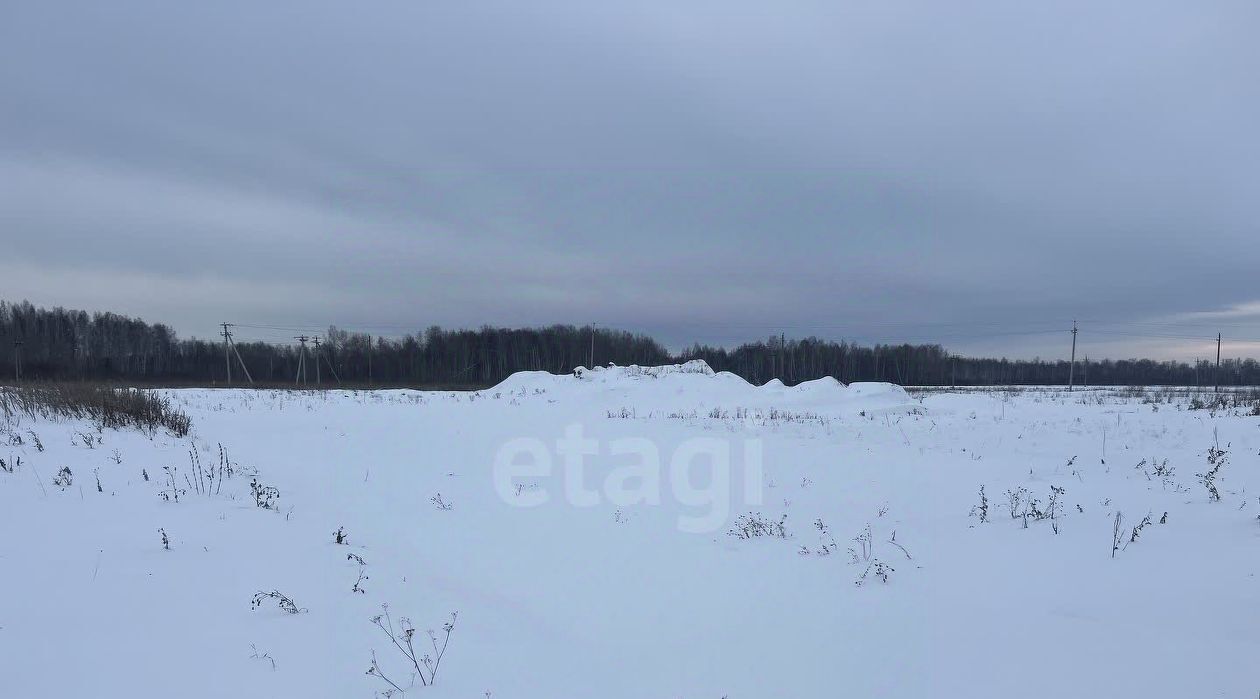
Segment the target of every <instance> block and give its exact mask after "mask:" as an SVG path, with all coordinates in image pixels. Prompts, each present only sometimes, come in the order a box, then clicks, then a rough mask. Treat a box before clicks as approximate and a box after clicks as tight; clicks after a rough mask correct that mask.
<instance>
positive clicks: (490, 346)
mask: <svg viewBox="0 0 1260 699" xmlns="http://www.w3.org/2000/svg"><path fill="white" fill-rule="evenodd" d="M592 338H593V342H594V350H593V351H594V357H595V360H596V362H597V363H599V364H601V365H604V364H608V363H613V364H617V365H628V364H640V365H655V364H666V363H672V362H682V361H686V360H689V359H703V360H704V361H706V362H708V363H709V365H710V366H712V367H713V369H714V370H715V371H730V372H732V373H735V374H738V375H739V376H742V377H743V378H745V379H747V380H748V381H750V382H752V383H755V384H761V383H765V382H766V381H769V380H771V379H776V378H777V379H779V380H781V381H783V382H784V383H786V384H789V385H792V384H796V383H799V382H801V381H807V380H810V379H816V378H820V377H823V376H834V377H836V378H837V379H840V380H841V381H844V382H853V381H890V382H893V383H899V384H904V385H924V386H931V385H936V386H940V385H1021V384H1023V385H1027V384H1065V383H1067V380H1068V370H1069V362H1067V361H1066V360H1054V361H1046V360H1041V359H1028V360H1023V359H1021V360H1008V359H985V358H974V357H958V356H955V355H952V354H950V353H949V352H947V351H946V350H945V349H944V348H943V347H942V346H940V345H935V344H929V345H910V344H903V345H875V346H874V347H863V346H858V345H855V344H851V343H847V342H833V341H829V340H820V339H818V338H813V337H810V338H805V339H800V340H783V339H781V338H769V339H767V340H764V341H759V342H751V343H746V344H743V345H740V346H739V347H736V348H735V349H729V350H728V349H724V348H714V347H707V346H701V345H696V346H694V347H691V348H689V349H687V350H685V351H683V352H681V353H679V354H677V355H674V354H671V353H670V352H669V351H668V350H666V349H665V348H664V347H663V346H662V345H661V344H660V343H658V342H656V341H655V340H653V339H652V338H650V337H647V336H645V335H642V334H635V333H629V332H624V331H619V330H612V329H607V328H591V327H576V326H572V325H553V326H550V327H543V328H521V329H507V328H491V327H483V328H481V329H478V330H444V329H442V328H439V327H436V326H435V327H430V328H428V329H427V330H424V331H421V332H417V333H414V334H409V335H405V336H403V337H401V338H384V337H370V336H368V335H366V334H363V333H355V332H348V331H345V330H340V329H337V328H335V327H332V328H329V329H328V331H327V332H326V333H324V334H323V336H322V337H321V345H320V348H319V353H318V355H316V354H315V351H314V347H313V345H308V346H307V348H306V364H307V367H308V368H307V377H308V384H313V383H314V381H315V375H316V370H315V366H316V362H318V364H319V367H320V374H321V375H322V380H323V383H324V384H325V385H336V384H337V383H338V382H340V383H343V384H348V385H365V384H368V383H371V384H373V385H393V386H426V387H475V386H490V385H493V384H495V383H498V382H499V381H502V380H503V379H504V378H506V377H507V376H509V375H511V374H512V373H514V372H517V371H547V372H551V373H556V374H563V373H568V372H571V371H572V370H573V369H574V367H577V366H584V365H586V364H588V363H589V361H590V356H591V353H592ZM236 350H237V351H238V352H239V353H240V357H241V360H242V361H243V362H244V363H245V365H246V366H247V367H248V368H249V371H250V374H251V375H252V376H253V379H254V381H255V382H257V383H259V384H263V385H278V384H292V383H294V380H295V377H296V376H297V370H298V364H299V359H300V352H301V351H302V350H301V348H300V347H298V346H294V345H291V344H272V343H266V342H239V343H237V345H236ZM19 357H20V361H21V370H22V378H23V379H24V380H26V379H30V380H110V381H129V382H139V383H152V384H171V385H177V384H195V385H222V384H223V383H225V381H226V378H227V368H226V366H225V360H224V346H223V341H222V340H217V341H214V340H202V339H179V338H177V337H176V335H175V333H174V332H173V331H172V330H171V329H170V328H169V327H167V326H165V325H162V324H160V323H158V324H150V323H145V322H144V321H141V320H138V319H135V318H129V317H126V316H121V315H118V314H114V313H92V314H89V313H86V312H84V311H73V310H66V309H63V308H53V309H44V308H36V307H34V306H32V305H31V304H30V303H28V302H22V303H5V302H0V380H4V381H12V380H13V379H14V376H15V369H16V362H17V361H18V360H19ZM231 361H232V363H233V368H232V370H233V378H234V379H235V381H234V383H241V380H242V379H243V378H244V377H243V376H242V374H241V372H240V371H239V369H240V367H239V365H237V364H236V362H237V360H236V357H235V355H232V357H231ZM1214 372H1215V364H1214V363H1209V362H1199V363H1197V364H1187V363H1185V362H1176V361H1162V362H1160V361H1154V360H1149V359H1126V360H1104V361H1090V362H1081V361H1078V362H1077V367H1076V380H1077V382H1078V383H1081V384H1085V383H1088V384H1094V385H1104V384H1105V385H1160V384H1164V385H1168V384H1176V385H1191V386H1193V385H1211V384H1212V383H1213V376H1214ZM1220 382H1221V384H1222V385H1255V384H1257V383H1260V364H1257V362H1256V361H1255V360H1254V359H1245V360H1244V359H1229V360H1224V361H1222V364H1221V371H1220Z"/></svg>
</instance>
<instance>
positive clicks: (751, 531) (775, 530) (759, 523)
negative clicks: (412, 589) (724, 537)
mask: <svg viewBox="0 0 1260 699" xmlns="http://www.w3.org/2000/svg"><path fill="white" fill-rule="evenodd" d="M726 533H727V534H728V535H730V536H733V537H735V538H737V539H756V538H758V537H763V536H768V537H772V538H775V539H786V538H787V515H786V514H785V515H783V516H782V517H780V518H779V521H777V522H776V521H774V520H772V519H767V518H766V517H763V516H762V515H761V513H760V512H749V513H748V514H743V515H740V516H739V517H737V518H736V519H735V526H733V527H731V528H730V529H729V530H727V532H726Z"/></svg>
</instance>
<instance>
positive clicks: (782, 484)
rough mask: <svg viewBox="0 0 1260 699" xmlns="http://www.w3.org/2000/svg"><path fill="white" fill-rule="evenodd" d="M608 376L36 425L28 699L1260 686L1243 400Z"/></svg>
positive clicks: (1, 584)
mask: <svg viewBox="0 0 1260 699" xmlns="http://www.w3.org/2000/svg"><path fill="white" fill-rule="evenodd" d="M580 373H581V375H580V376H576V377H575V376H552V375H548V374H518V375H516V376H513V377H512V378H510V379H509V380H508V381H507V382H505V383H504V384H503V385H501V386H499V387H496V388H493V389H489V390H486V391H481V392H477V393H446V392H415V391H379V392H350V391H344V392H343V391H325V392H294V391H244V390H181V391H171V392H169V395H170V396H172V397H173V399H174V400H175V401H176V402H177V403H178V404H179V405H180V406H181V407H182V408H183V410H185V411H186V412H187V413H188V415H189V416H190V417H191V418H192V421H193V433H192V435H191V436H190V437H189V438H183V439H177V438H174V437H171V436H169V435H164V434H161V433H159V434H157V435H155V436H152V437H150V436H149V435H146V434H143V433H141V432H139V431H134V430H131V431H116V430H110V429H105V430H98V429H97V428H96V427H95V426H93V425H91V424H88V423H85V422H79V421H59V422H53V421H48V420H41V419H33V418H31V417H28V416H15V417H12V418H10V420H9V422H8V424H7V425H6V426H5V427H4V428H3V430H0V458H2V459H4V462H5V466H6V468H5V470H4V471H3V472H0V529H2V531H3V536H0V696H5V697H87V696H120V697H121V696H126V697H222V696H242V697H371V696H374V694H375V693H377V692H383V691H387V690H391V685H390V684H389V682H393V683H394V684H397V685H400V686H402V687H403V688H406V689H407V692H406V695H407V696H432V697H466V698H470V699H474V698H478V697H485V696H487V695H489V696H491V697H494V698H495V699H509V698H512V697H539V698H542V697H546V698H555V697H601V698H618V697H626V698H631V697H633V698H636V699H638V698H645V697H660V698H662V699H666V698H669V699H675V698H685V699H692V698H695V699H719V698H720V697H730V698H731V699H745V698H747V699H752V698H763V697H841V696H852V697H875V696H878V697H932V696H969V697H1013V696H1020V697H1083V696H1112V697H1148V698H1149V697H1177V698H1185V697H1218V696H1219V697H1255V696H1256V695H1257V692H1258V691H1260V662H1258V661H1257V659H1258V658H1260V579H1258V578H1257V573H1258V572H1260V519H1258V518H1260V455H1258V453H1260V429H1258V428H1260V417H1255V416H1250V415H1248V414H1247V413H1248V412H1249V411H1247V410H1229V409H1226V410H1216V411H1210V410H1190V409H1188V408H1189V403H1190V397H1189V396H1185V395H1183V396H1177V397H1174V398H1172V399H1171V402H1169V401H1168V400H1165V399H1163V398H1159V399H1158V402H1155V401H1156V400H1157V399H1153V398H1150V397H1147V398H1145V399H1143V398H1142V397H1140V396H1128V395H1125V394H1122V393H1120V392H1116V391H1106V390H1090V391H1082V392H1077V393H1072V394H1069V393H1067V392H1065V391H1063V390H1059V389H1053V390H1052V389H1046V390H1034V391H1024V392H1018V393H1014V392H1013V393H1004V392H970V393H966V394H961V393H948V392H932V393H924V394H916V395H909V394H907V393H906V392H905V391H903V390H902V389H900V388H897V387H893V386H887V385H882V384H880V385H874V384H856V385H854V386H850V387H845V386H843V385H841V384H838V383H837V382H835V381H829V380H824V381H816V382H810V383H808V384H803V385H801V386H797V387H792V388H785V387H783V386H782V385H779V384H773V385H767V386H764V387H754V386H750V385H748V384H747V383H745V382H744V381H743V380H742V379H739V378H737V377H735V376H732V375H723V374H718V375H714V374H712V373H711V372H709V371H708V370H707V367H705V366H703V365H700V364H690V365H684V366H681V367H671V368H656V369H649V370H640V369H634V368H630V369H599V370H594V371H583V372H580ZM1156 395H1158V394H1156ZM220 445H222V448H223V449H224V451H225V456H224V457H221V455H220ZM190 450H192V453H193V454H194V455H195V456H193V457H190ZM1218 450H1219V451H1218ZM19 459H20V464H19V463H18V460H19ZM1209 459H1212V460H1213V461H1214V462H1216V464H1223V465H1220V466H1219V468H1218V469H1217V470H1216V471H1215V474H1214V475H1212V474H1210V473H1209V472H1210V470H1211V469H1212V468H1213V464H1210V463H1209ZM198 464H199V465H198ZM227 464H230V465H231V466H230V467H231V470H232V472H233V473H232V475H231V477H227V476H226V473H225V471H226V468H224V466H225V465H227ZM63 467H68V468H69V469H70V474H71V475H70V478H71V481H70V483H69V484H65V482H64V479H63V480H62V485H57V484H55V483H54V480H56V479H58V477H59V473H60V471H61V469H62V468H63ZM164 467H170V468H171V469H172V470H173V478H169V476H168V471H167V470H166V469H165V468H164ZM10 469H11V472H10ZM198 474H200V478H201V481H200V483H198V481H197V479H198ZM1198 474H1204V475H1203V476H1200V475H1198ZM146 475H147V480H146ZM98 478H99V491H98ZM251 483H252V484H253V485H252V487H251ZM1210 485H1214V487H1215V489H1216V493H1217V494H1218V495H1219V501H1214V497H1213V495H1212V490H1211V488H1210V487H1209V486H1210ZM981 487H983V488H984V497H985V498H987V515H986V514H985V505H984V502H983V501H982V496H981V493H980V491H981ZM268 488H274V489H275V491H276V492H270V491H267V490H266V489H268ZM177 491H183V492H177ZM198 491H202V492H198ZM255 491H256V494H257V497H255ZM176 495H178V501H176ZM1012 498H1017V502H1014V503H1012V502H1011V499H1012ZM260 504H262V505H270V506H269V507H263V506H259V505H260ZM1117 512H1120V513H1122V515H1121V521H1120V524H1119V529H1117V528H1116V526H1117V525H1116V513H1117ZM1148 515H1149V520H1146V519H1145V518H1146V517H1147V516H1148ZM1135 528H1136V529H1137V532H1136V534H1135V533H1134V530H1135ZM339 529H340V530H341V532H342V534H343V535H344V536H345V537H346V539H347V540H346V542H345V543H342V544H338V543H335V541H334V538H335V532H337V531H338V530H339ZM1056 532H1057V533H1056ZM164 535H165V536H166V537H167V539H168V540H169V550H167V549H166V548H165V547H164V545H163V537H164ZM1113 542H1114V544H1115V545H1114V546H1113ZM1113 548H1115V549H1116V550H1114V551H1113ZM360 560H361V562H360ZM272 591H277V592H279V593H281V594H283V595H284V596H286V597H287V598H288V599H291V600H292V602H293V603H294V604H295V606H296V609H297V613H292V614H290V613H287V612H286V611H285V610H284V609H282V608H281V606H280V605H279V604H277V601H278V600H277V599H275V598H270V597H263V598H261V599H260V602H261V604H259V605H258V606H257V608H255V605H254V604H252V601H253V599H254V597H255V595H256V593H259V592H262V593H268V592H272ZM383 605H388V610H389V620H390V621H391V622H392V625H393V627H394V630H395V634H396V636H397V637H398V638H399V639H400V640H401V641H402V647H403V649H404V650H405V649H406V647H407V646H406V642H405V635H406V634H405V632H404V631H403V628H404V624H405V623H406V622H403V621H402V619H401V618H402V617H406V618H409V619H410V620H412V622H413V623H414V627H415V629H416V632H415V635H414V638H413V645H414V648H415V649H416V650H417V653H416V655H417V662H418V664H419V665H420V667H421V669H422V670H424V674H423V676H422V675H416V674H415V673H416V668H415V667H414V665H413V663H412V662H411V660H410V659H409V658H407V657H406V655H405V654H404V652H403V651H401V650H400V649H399V647H397V646H396V645H395V644H394V643H393V642H392V640H391V638H390V637H389V636H388V635H387V634H386V632H385V631H383V630H382V629H381V628H379V627H378V626H377V625H375V624H374V623H373V621H372V619H373V618H374V617H376V616H377V615H380V614H382V606H383ZM453 612H458V616H457V617H456V618H455V619H454V623H453V628H452V629H451V631H450V633H449V646H447V649H446V652H445V655H443V656H442V658H441V662H440V665H438V670H437V674H436V678H435V679H436V681H435V682H434V683H433V686H422V684H421V680H422V679H424V680H425V681H427V680H428V670H427V669H426V667H427V666H426V665H425V663H424V661H423V658H422V656H423V655H424V654H425V653H426V652H427V653H428V654H429V655H430V656H431V658H435V657H436V653H435V651H434V649H433V646H432V645H431V641H430V637H429V635H428V631H429V630H430V629H431V630H432V631H433V634H434V637H435V638H436V642H437V646H438V648H440V647H441V646H442V644H443V642H444V639H445V638H446V636H447V632H446V630H445V629H444V627H443V624H446V623H448V622H450V621H451V619H452V616H451V615H452V613H453ZM381 623H382V624H387V622H386V619H384V618H382V619H381ZM387 625H388V624H387ZM373 657H375V659H376V662H377V666H378V668H379V671H378V672H379V674H367V673H366V671H367V670H368V668H369V666H370V665H371V664H372V662H373ZM381 675H383V676H384V677H382V676H381ZM385 678H388V679H385Z"/></svg>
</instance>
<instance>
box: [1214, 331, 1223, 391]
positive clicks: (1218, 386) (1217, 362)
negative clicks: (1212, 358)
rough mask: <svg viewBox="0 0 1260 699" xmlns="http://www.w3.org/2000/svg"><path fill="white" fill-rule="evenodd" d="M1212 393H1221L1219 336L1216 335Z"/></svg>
mask: <svg viewBox="0 0 1260 699" xmlns="http://www.w3.org/2000/svg"><path fill="white" fill-rule="evenodd" d="M1213 392H1214V393H1220V392H1221V334H1220V333H1216V388H1215V389H1213Z"/></svg>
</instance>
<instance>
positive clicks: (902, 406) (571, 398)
mask: <svg viewBox="0 0 1260 699" xmlns="http://www.w3.org/2000/svg"><path fill="white" fill-rule="evenodd" d="M504 394H512V395H515V396H517V397H520V398H528V397H530V396H535V397H539V396H546V399H547V400H549V401H553V402H563V403H569V404H574V403H582V404H591V405H592V407H593V409H595V410H597V411H598V410H600V409H615V408H618V407H621V406H624V405H626V404H627V402H632V403H633V404H634V405H635V406H638V407H640V408H644V407H646V408H649V409H656V410H665V411H684V412H685V411H690V410H701V409H703V410H706V411H708V410H713V409H715V408H716V409H718V410H719V411H723V410H725V411H734V410H737V409H741V408H744V409H755V410H769V409H779V410H797V411H799V410H808V411H811V412H814V413H819V414H827V415H844V414H852V413H862V412H870V411H882V412H888V411H891V412H903V413H904V412H912V411H915V410H921V407H920V406H919V404H918V402H917V401H915V400H914V399H913V398H911V397H910V395H909V394H907V393H906V391H905V389H903V388H901V387H900V386H897V385H895V384H889V383H854V384H850V385H847V386H846V385H845V384H843V383H841V382H840V381H838V380H836V379H835V378H833V377H830V376H828V377H825V378H821V379H814V380H812V381H804V382H802V383H800V384H797V385H795V386H785V385H784V384H783V382H782V381H780V380H779V379H771V380H770V381H768V382H766V383H765V384H764V385H762V386H754V385H752V384H750V383H748V382H747V381H745V380H744V379H743V378H741V377H739V376H737V375H735V374H732V373H730V372H726V371H720V372H715V371H713V369H712V368H711V367H710V366H709V365H708V364H707V363H706V362H705V361H704V360H701V359H693V360H691V361H689V362H686V363H684V364H669V365H664V366H636V365H631V366H625V367H621V366H607V367H595V368H593V369H588V368H586V367H578V368H577V369H575V370H574V372H573V374H563V375H562V374H551V373H548V372H545V371H530V372H519V373H516V374H513V375H512V376H510V377H508V378H507V379H506V380H505V381H503V382H502V383H500V384H499V385H497V386H495V387H494V388H491V389H488V390H486V391H482V392H481V395H485V396H494V395H504Z"/></svg>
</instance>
